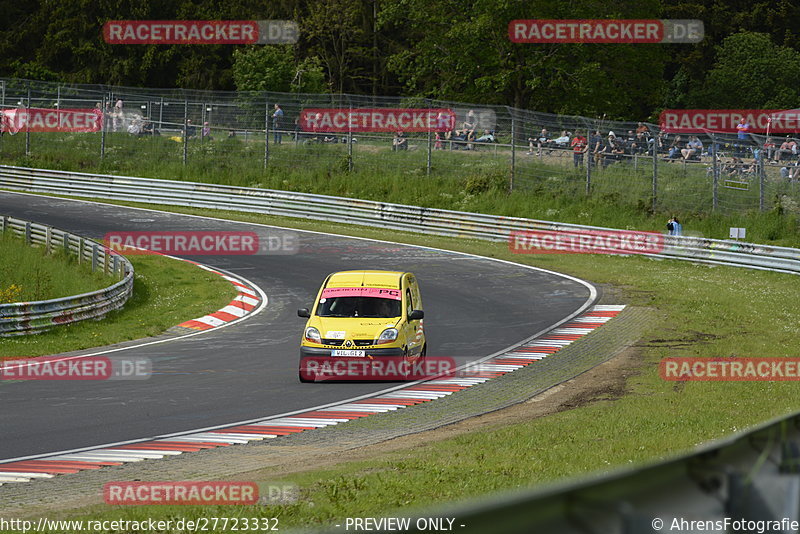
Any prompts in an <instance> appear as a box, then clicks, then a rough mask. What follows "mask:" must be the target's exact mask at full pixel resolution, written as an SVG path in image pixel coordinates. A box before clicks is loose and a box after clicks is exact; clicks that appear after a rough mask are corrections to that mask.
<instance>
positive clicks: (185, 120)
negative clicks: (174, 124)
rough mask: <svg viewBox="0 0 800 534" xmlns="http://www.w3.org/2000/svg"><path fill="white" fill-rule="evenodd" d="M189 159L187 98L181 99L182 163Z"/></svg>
mask: <svg viewBox="0 0 800 534" xmlns="http://www.w3.org/2000/svg"><path fill="white" fill-rule="evenodd" d="M188 159H189V100H188V99H186V98H184V99H183V164H184V165H186V162H187V161H188Z"/></svg>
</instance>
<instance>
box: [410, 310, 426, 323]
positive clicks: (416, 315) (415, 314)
mask: <svg viewBox="0 0 800 534" xmlns="http://www.w3.org/2000/svg"><path fill="white" fill-rule="evenodd" d="M423 317H425V312H424V311H422V310H411V312H410V313H409V314H408V320H409V321H419V320H420V319H422V318H423Z"/></svg>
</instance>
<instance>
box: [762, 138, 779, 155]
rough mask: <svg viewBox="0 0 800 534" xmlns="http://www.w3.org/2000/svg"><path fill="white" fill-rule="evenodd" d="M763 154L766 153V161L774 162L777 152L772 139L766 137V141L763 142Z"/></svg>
mask: <svg viewBox="0 0 800 534" xmlns="http://www.w3.org/2000/svg"><path fill="white" fill-rule="evenodd" d="M764 152H766V155H767V161H775V156H776V154H777V152H778V150H777V148H776V147H775V141H774V140H773V139H772V137H767V140H766V141H764Z"/></svg>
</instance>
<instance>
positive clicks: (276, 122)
mask: <svg viewBox="0 0 800 534" xmlns="http://www.w3.org/2000/svg"><path fill="white" fill-rule="evenodd" d="M282 123H283V110H282V109H281V107H280V106H279V105H278V104H275V111H274V112H273V113H272V129H273V131H274V132H275V138H274V141H275V144H276V145H280V144H281V140H282V139H283V131H282V130H281V128H282V127H283V124H282Z"/></svg>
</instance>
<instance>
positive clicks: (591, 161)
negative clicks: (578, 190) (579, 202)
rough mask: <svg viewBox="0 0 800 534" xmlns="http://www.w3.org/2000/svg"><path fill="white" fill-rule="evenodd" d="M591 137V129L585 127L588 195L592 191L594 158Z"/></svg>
mask: <svg viewBox="0 0 800 534" xmlns="http://www.w3.org/2000/svg"><path fill="white" fill-rule="evenodd" d="M591 139H592V129H591V128H587V129H586V195H587V196H588V195H589V194H590V193H591V192H592V165H594V159H593V158H592V150H591V148H592V146H591V142H590V141H591Z"/></svg>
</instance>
